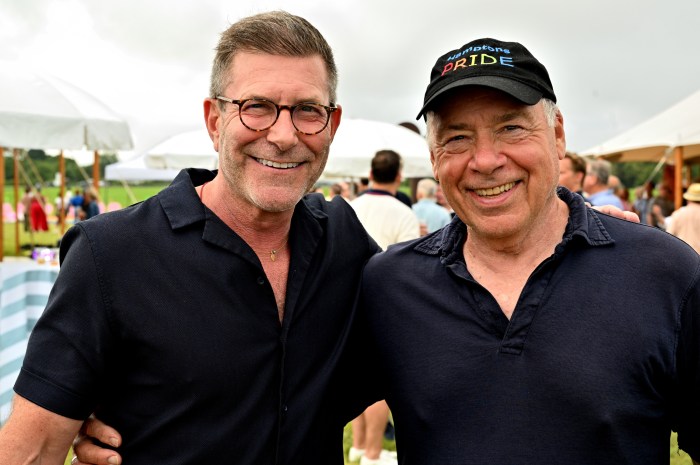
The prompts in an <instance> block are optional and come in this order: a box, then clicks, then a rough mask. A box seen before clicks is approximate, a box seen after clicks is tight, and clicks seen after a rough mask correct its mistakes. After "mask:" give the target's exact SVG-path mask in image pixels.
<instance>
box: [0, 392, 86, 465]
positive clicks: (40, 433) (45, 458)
mask: <svg viewBox="0 0 700 465" xmlns="http://www.w3.org/2000/svg"><path fill="white" fill-rule="evenodd" d="M81 424H82V421H81V420H73V419H71V418H66V417H63V416H61V415H58V414H55V413H53V412H50V411H48V410H46V409H44V408H43V407H40V406H38V405H36V404H34V403H32V402H30V401H28V400H27V399H25V398H23V397H21V396H18V395H15V397H14V401H13V405H12V413H11V414H10V418H9V419H8V420H7V423H6V424H5V425H4V426H3V427H2V429H0V463H2V464H3V465H19V464H23V465H24V464H56V465H63V463H64V461H65V459H66V455H68V450H69V448H70V445H71V443H72V441H73V438H74V437H75V435H76V434H77V433H78V430H79V429H80V425H81Z"/></svg>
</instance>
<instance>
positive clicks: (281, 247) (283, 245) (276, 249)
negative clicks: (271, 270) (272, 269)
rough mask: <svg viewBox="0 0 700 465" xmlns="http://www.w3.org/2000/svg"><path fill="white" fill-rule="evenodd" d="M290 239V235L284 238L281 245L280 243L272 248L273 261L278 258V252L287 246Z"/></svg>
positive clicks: (271, 258)
mask: <svg viewBox="0 0 700 465" xmlns="http://www.w3.org/2000/svg"><path fill="white" fill-rule="evenodd" d="M288 240H289V236H287V237H285V238H284V242H282V243H281V244H280V245H278V246H277V247H276V248H274V249H272V250H270V260H272V261H273V262H274V261H275V260H277V252H281V251H283V250H284V249H285V247H287V241H288Z"/></svg>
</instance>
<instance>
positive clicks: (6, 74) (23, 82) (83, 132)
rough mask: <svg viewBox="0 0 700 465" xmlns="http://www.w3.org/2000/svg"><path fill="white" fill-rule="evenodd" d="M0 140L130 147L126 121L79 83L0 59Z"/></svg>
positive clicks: (29, 145) (28, 145) (17, 144)
mask: <svg viewBox="0 0 700 465" xmlns="http://www.w3.org/2000/svg"><path fill="white" fill-rule="evenodd" d="M0 146H1V147H10V148H24V149H82V148H87V149H90V150H101V149H111V150H129V149H131V148H132V147H133V142H132V139H131V132H130V131H129V126H128V125H127V123H126V122H125V121H124V120H123V119H122V118H121V117H120V116H118V115H117V114H116V113H114V112H113V111H112V110H110V109H109V108H108V107H107V106H106V105H104V104H103V103H102V102H100V101H99V100H97V99H96V98H95V97H93V96H92V95H90V94H88V93H86V92H84V91H82V90H80V89H79V88H77V87H75V86H73V85H71V84H69V83H67V82H65V81H62V80H60V79H58V78H56V77H53V76H50V75H48V74H42V73H39V72H35V71H32V70H29V69H27V68H25V67H23V66H21V65H19V64H16V63H7V62H0Z"/></svg>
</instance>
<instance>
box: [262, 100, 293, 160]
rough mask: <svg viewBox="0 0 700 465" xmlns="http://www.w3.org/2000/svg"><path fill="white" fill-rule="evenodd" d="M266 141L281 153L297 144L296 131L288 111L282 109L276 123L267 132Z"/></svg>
mask: <svg viewBox="0 0 700 465" xmlns="http://www.w3.org/2000/svg"><path fill="white" fill-rule="evenodd" d="M267 140H268V141H269V142H270V143H272V144H275V145H276V146H277V148H278V149H280V150H281V151H282V152H284V151H286V150H289V149H290V148H292V147H294V146H295V145H296V144H297V142H299V137H298V133H297V130H296V128H295V127H294V124H292V114H291V112H290V111H289V110H288V109H286V108H283V109H282V110H281V111H280V115H279V118H277V122H276V123H275V124H273V125H272V127H271V128H270V129H268V130H267Z"/></svg>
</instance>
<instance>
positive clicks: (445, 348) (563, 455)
mask: <svg viewBox="0 0 700 465" xmlns="http://www.w3.org/2000/svg"><path fill="white" fill-rule="evenodd" d="M559 196H560V198H561V199H562V200H564V201H565V202H566V203H567V204H568V206H569V209H570V216H569V222H568V225H567V227H566V232H565V234H564V237H563V239H562V241H561V243H560V244H559V245H558V246H557V247H556V249H555V251H554V254H553V255H552V256H551V257H550V258H548V259H547V260H545V261H544V262H542V263H541V264H540V265H539V266H538V267H537V269H536V270H535V271H534V272H533V273H532V275H531V276H530V277H529V279H528V281H527V283H526V285H525V287H524V289H523V291H522V294H521V296H520V299H519V300H518V303H517V306H516V308H515V311H514V313H513V315H512V318H511V320H510V321H509V320H508V319H507V318H506V317H505V316H504V315H503V312H502V311H501V309H500V307H499V306H498V304H497V302H496V300H495V299H494V298H493V296H492V295H491V294H490V293H489V292H488V291H487V290H486V289H485V288H484V287H482V286H481V285H480V284H479V283H478V282H476V281H475V279H474V278H473V277H472V276H471V275H470V274H469V273H468V271H467V268H466V263H465V261H464V255H463V253H462V245H463V243H464V241H465V238H466V234H467V231H466V227H465V225H464V223H462V222H461V221H460V220H459V218H455V219H454V220H453V221H452V223H451V224H450V225H448V226H446V227H445V228H444V229H442V230H439V231H438V232H436V233H433V234H431V235H428V236H426V237H424V238H421V239H418V240H416V241H412V242H408V243H404V244H399V245H397V246H393V247H390V248H389V249H388V251H387V252H385V253H382V254H379V255H377V256H375V257H374V258H372V259H371V260H370V262H369V264H368V265H367V267H366V269H365V273H364V278H363V291H362V295H363V298H362V305H361V306H360V308H361V309H362V313H361V315H362V318H360V321H364V322H365V323H367V325H368V331H369V337H368V338H367V339H365V345H367V344H369V342H370V341H373V342H374V344H375V345H376V347H375V350H376V352H374V353H373V354H372V356H371V359H372V360H375V359H376V360H378V361H379V362H380V363H381V367H380V373H383V374H385V378H386V380H385V382H386V385H385V386H384V392H385V394H386V397H387V400H388V403H389V406H390V407H391V410H392V413H393V416H394V420H395V425H396V438H397V448H398V451H399V459H400V463H401V464H402V465H431V464H435V465H458V464H459V465H463V464H492V465H542V464H556V463H567V464H583V465H606V464H610V465H619V464H621V463H628V464H635V465H645V464H649V465H651V464H654V465H658V464H660V463H668V450H669V449H668V444H669V435H670V432H671V429H672V428H673V429H674V430H676V431H678V432H679V436H678V437H679V442H680V446H681V448H683V449H684V450H685V451H687V452H688V453H690V454H691V456H693V457H694V458H695V460H700V421H698V420H699V419H700V354H699V352H700V285H699V284H698V279H699V276H700V258H699V257H698V255H697V254H696V253H695V252H694V251H692V250H691V249H690V247H688V246H687V245H686V244H684V243H682V242H681V241H680V240H678V239H676V238H674V237H672V236H671V235H669V234H666V233H664V232H661V231H659V230H656V229H654V228H650V227H648V226H646V225H639V224H633V223H630V222H627V221H624V220H620V219H616V218H612V217H609V216H607V215H603V214H600V213H598V212H595V211H593V210H591V209H588V208H586V207H585V206H584V204H583V201H582V199H581V197H580V196H577V195H573V194H571V193H570V192H569V191H566V190H565V189H560V191H559Z"/></svg>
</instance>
